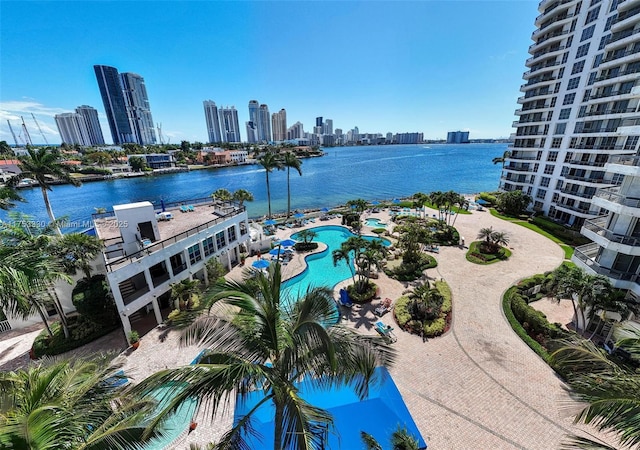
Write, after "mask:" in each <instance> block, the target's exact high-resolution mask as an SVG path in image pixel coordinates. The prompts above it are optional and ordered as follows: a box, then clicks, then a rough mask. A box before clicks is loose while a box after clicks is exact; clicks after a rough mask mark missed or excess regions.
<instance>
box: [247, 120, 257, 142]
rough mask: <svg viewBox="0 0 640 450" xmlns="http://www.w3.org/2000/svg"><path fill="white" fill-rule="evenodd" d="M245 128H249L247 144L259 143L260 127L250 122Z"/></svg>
mask: <svg viewBox="0 0 640 450" xmlns="http://www.w3.org/2000/svg"><path fill="white" fill-rule="evenodd" d="M245 127H246V128H247V142H249V143H252V144H253V143H256V142H258V125H257V124H256V123H254V122H252V121H249V122H245Z"/></svg>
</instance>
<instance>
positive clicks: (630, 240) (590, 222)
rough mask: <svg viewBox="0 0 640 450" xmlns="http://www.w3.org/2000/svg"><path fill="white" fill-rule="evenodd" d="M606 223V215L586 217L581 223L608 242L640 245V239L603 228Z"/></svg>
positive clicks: (633, 245)
mask: <svg viewBox="0 0 640 450" xmlns="http://www.w3.org/2000/svg"><path fill="white" fill-rule="evenodd" d="M606 224H607V216H601V217H596V218H595V219H587V220H585V221H584V224H583V225H582V226H583V228H585V229H587V230H589V231H592V232H593V233H595V234H597V235H598V236H602V237H603V238H605V239H606V240H608V241H610V242H615V243H618V244H622V245H629V246H632V247H640V239H637V238H635V237H631V236H625V235H624V234H616V233H613V232H611V231H609V230H607V229H606V228H605V225H606Z"/></svg>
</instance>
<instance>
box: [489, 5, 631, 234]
mask: <svg viewBox="0 0 640 450" xmlns="http://www.w3.org/2000/svg"><path fill="white" fill-rule="evenodd" d="M538 9H539V11H540V15H539V16H538V17H537V18H536V20H535V24H536V26H537V29H536V30H535V31H534V32H533V35H532V39H533V41H534V42H533V44H532V45H531V46H530V47H529V53H530V54H531V57H530V58H529V59H527V61H526V65H527V67H528V68H529V70H528V71H527V72H525V73H524V75H523V79H524V84H522V85H521V87H520V90H521V92H522V93H523V95H522V96H521V97H520V98H519V99H518V103H519V104H520V105H521V107H520V108H519V109H517V110H516V111H515V114H516V116H518V120H517V121H515V122H514V123H513V126H514V128H516V132H515V133H514V136H513V138H514V143H513V145H512V146H510V148H509V152H510V155H508V156H509V157H508V158H507V160H506V162H505V166H504V169H503V171H502V175H501V179H500V189H501V190H503V191H513V190H522V191H524V192H526V193H527V194H529V195H531V197H532V198H533V205H532V206H533V209H534V210H535V211H538V212H540V213H543V214H545V215H548V216H549V217H551V218H553V219H557V220H559V221H562V222H564V223H567V224H570V225H574V226H579V225H582V224H583V223H584V221H585V220H587V219H589V218H593V217H595V216H598V215H599V214H600V213H601V212H603V210H602V209H601V205H600V204H598V203H597V202H592V198H593V196H594V195H595V194H596V191H597V190H598V189H609V190H611V189H613V190H615V189H617V186H619V185H620V184H621V183H622V181H623V178H624V175H623V174H620V173H609V174H606V172H605V164H606V163H607V162H608V161H609V160H610V158H612V157H614V156H615V155H620V154H634V153H635V152H636V151H637V150H638V139H639V137H640V127H639V126H638V125H639V124H640V115H639V114H638V103H639V100H640V75H639V73H640V0H589V1H587V0H584V1H580V0H543V1H542V2H540V4H539V7H538Z"/></svg>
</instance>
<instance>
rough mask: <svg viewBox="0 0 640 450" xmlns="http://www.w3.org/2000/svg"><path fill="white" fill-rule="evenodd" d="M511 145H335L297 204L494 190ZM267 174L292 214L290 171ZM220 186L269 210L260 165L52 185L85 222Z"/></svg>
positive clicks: (64, 207) (35, 201)
mask: <svg viewBox="0 0 640 450" xmlns="http://www.w3.org/2000/svg"><path fill="white" fill-rule="evenodd" d="M506 148H507V144H467V145H433V144H430V145H385V146H369V147H335V148H329V149H326V152H327V155H326V156H324V157H321V158H310V159H305V160H303V162H302V176H300V175H298V173H297V172H292V173H291V207H292V209H296V208H298V209H306V208H322V207H325V206H326V207H331V206H334V205H338V204H342V203H344V202H346V201H348V200H351V199H355V198H363V199H365V200H376V199H391V198H396V197H406V196H410V195H412V194H414V193H416V192H425V193H429V192H432V191H437V190H441V191H448V190H454V191H457V192H460V193H474V192H480V191H487V190H495V189H496V188H497V187H498V184H499V178H500V165H494V164H493V163H492V162H491V160H492V158H494V157H496V156H501V155H502V154H503V152H504V151H505V150H506ZM269 179H270V184H271V208H272V211H273V212H283V211H286V208H287V176H286V171H275V172H273V173H271V174H270V176H269ZM219 188H226V189H228V190H230V191H232V192H233V191H235V190H237V189H247V190H248V191H250V192H251V193H253V196H254V197H255V201H254V202H251V203H248V204H247V207H248V211H249V216H251V217H253V216H262V215H264V214H266V212H267V193H266V186H265V171H264V169H262V168H261V167H260V166H256V165H252V166H241V167H228V168H223V169H213V170H196V171H191V172H182V173H175V174H170V175H162V176H154V177H140V178H132V179H118V180H112V181H104V182H93V183H86V184H84V185H82V186H81V187H79V188H74V187H73V186H70V185H61V186H54V187H53V192H50V199H51V204H52V207H53V211H54V213H55V214H56V217H62V216H67V217H68V219H69V220H70V221H71V222H74V223H78V224H82V223H83V222H88V221H89V220H90V218H91V214H92V213H93V212H95V211H94V208H96V207H103V208H107V209H108V210H110V209H111V208H112V207H113V205H117V204H122V203H131V202H138V201H145V200H149V201H151V202H157V203H158V204H159V202H160V200H161V199H163V200H165V201H178V200H187V199H193V198H198V197H206V196H209V195H210V194H211V193H212V192H213V191H215V190H216V189H219ZM20 193H21V195H23V197H24V198H25V199H26V200H27V203H24V204H19V205H18V207H17V208H15V210H16V211H20V212H23V213H25V214H29V215H31V216H33V217H34V218H36V219H37V220H42V221H47V219H48V218H47V214H46V211H45V209H44V204H43V201H42V195H41V193H40V190H39V189H24V190H21V191H20ZM6 217H7V214H6V212H4V211H0V219H6Z"/></svg>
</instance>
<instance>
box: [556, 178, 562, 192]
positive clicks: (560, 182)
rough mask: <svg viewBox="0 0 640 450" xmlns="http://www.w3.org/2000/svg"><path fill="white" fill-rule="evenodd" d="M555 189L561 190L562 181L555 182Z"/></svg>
mask: <svg viewBox="0 0 640 450" xmlns="http://www.w3.org/2000/svg"><path fill="white" fill-rule="evenodd" d="M556 189H558V190H559V189H562V180H558V181H556Z"/></svg>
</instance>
